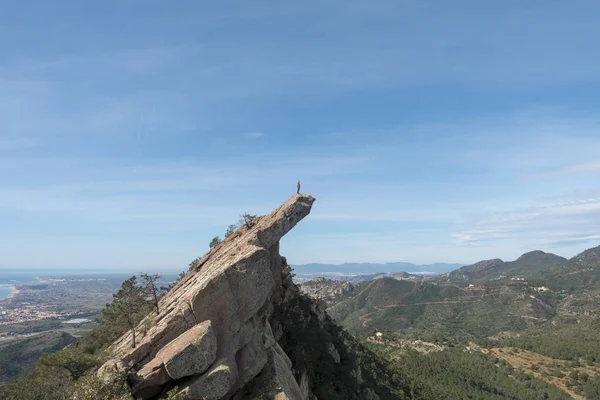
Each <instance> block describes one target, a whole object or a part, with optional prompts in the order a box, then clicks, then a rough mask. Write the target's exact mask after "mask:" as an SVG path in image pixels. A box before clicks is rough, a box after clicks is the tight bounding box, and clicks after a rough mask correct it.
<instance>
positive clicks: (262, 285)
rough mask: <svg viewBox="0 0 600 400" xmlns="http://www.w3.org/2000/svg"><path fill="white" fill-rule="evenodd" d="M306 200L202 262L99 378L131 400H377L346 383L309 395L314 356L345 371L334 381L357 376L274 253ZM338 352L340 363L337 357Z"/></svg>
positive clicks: (260, 221) (123, 341)
mask: <svg viewBox="0 0 600 400" xmlns="http://www.w3.org/2000/svg"><path fill="white" fill-rule="evenodd" d="M314 200H315V199H314V198H313V197H311V196H308V195H295V196H293V197H291V198H290V199H289V200H287V201H286V202H285V203H283V204H282V205H281V206H280V207H279V208H277V209H276V210H274V211H273V212H272V213H271V214H270V215H267V216H263V217H259V218H257V220H255V221H254V223H253V226H242V227H241V228H239V229H238V230H237V231H236V232H235V233H233V234H232V235H230V236H229V237H227V238H226V239H225V240H223V242H221V243H220V244H219V245H217V246H216V247H215V248H213V249H212V250H211V251H210V252H208V253H207V254H206V255H204V257H202V259H201V260H200V261H199V262H198V263H196V265H195V267H194V269H193V270H192V271H190V273H188V275H187V276H185V277H184V278H183V279H182V280H181V281H180V282H178V283H177V285H176V286H175V287H174V288H173V289H172V290H171V291H170V292H169V293H168V294H167V295H165V296H164V297H163V298H162V299H161V300H160V304H159V306H160V313H159V314H158V315H156V314H155V313H153V314H151V315H149V316H148V317H147V318H146V319H145V320H144V321H142V323H140V325H139V326H138V327H137V329H136V332H137V336H138V338H140V340H139V343H138V345H137V346H136V347H135V348H131V337H130V333H128V334H125V335H124V336H123V337H121V338H120V339H119V340H118V341H116V342H115V343H114V344H113V345H112V346H111V347H110V349H109V352H110V354H112V359H111V360H110V361H108V362H106V363H105V364H104V365H103V366H102V367H101V369H100V371H99V375H100V376H105V377H106V376H107V374H106V373H107V371H111V370H114V371H118V372H124V373H126V374H127V376H128V382H129V384H130V388H131V392H132V394H133V396H134V397H135V398H136V399H158V398H161V397H165V396H166V393H167V392H168V391H171V393H173V390H174V389H175V392H177V393H178V394H179V396H180V397H179V398H184V399H209V400H211V399H213V400H219V399H246V398H248V399H252V398H263V399H273V400H274V399H277V400H285V399H289V400H305V399H315V398H317V396H319V395H318V394H316V393H314V392H315V391H316V392H319V390H321V392H322V393H327V396H329V397H323V396H324V395H321V396H319V397H318V398H332V399H333V398H340V399H342V398H349V399H351V398H356V399H358V398H364V396H363V395H361V393H364V394H365V395H366V394H367V393H368V395H369V396H371V398H376V394H375V391H374V390H373V389H371V388H366V387H363V386H365V385H364V383H363V382H361V381H358V380H356V379H354V378H352V379H354V380H353V381H351V382H350V383H347V384H346V386H348V387H349V388H350V389H346V388H339V387H337V386H338V385H339V384H338V383H336V382H324V379H323V378H321V380H323V382H319V383H318V384H319V385H320V386H323V387H321V388H318V389H315V385H316V384H317V383H316V382H315V379H314V376H315V375H314V371H312V369H314V363H315V362H321V360H322V359H323V357H327V360H326V362H332V363H336V362H337V363H338V364H340V363H345V365H344V367H343V368H340V370H339V371H338V372H339V374H341V375H340V376H342V375H343V376H344V377H353V376H354V375H357V376H360V370H358V371H357V365H356V360H355V358H353V357H352V356H351V355H348V354H347V353H348V351H349V350H348V349H347V348H345V347H344V346H345V345H344V344H343V340H342V339H340V338H341V337H342V336H343V333H341V332H340V331H338V330H337V329H339V328H326V326H329V325H331V327H333V326H334V324H333V323H332V322H331V320H330V319H329V317H327V316H326V314H325V311H324V308H325V307H324V305H323V304H320V303H315V302H313V301H312V300H308V299H302V298H300V293H299V291H298V289H297V287H296V286H295V285H294V284H293V283H292V281H291V273H290V268H289V266H288V265H287V261H286V260H285V258H284V257H282V256H280V254H279V240H280V239H281V237H282V236H283V235H285V234H286V233H287V232H288V231H289V230H290V229H292V228H293V227H294V226H295V225H296V224H297V223H298V222H299V221H300V220H301V219H303V218H304V217H305V216H307V215H308V214H309V212H310V210H311V207H312V204H313V202H314ZM328 324H329V325H328ZM300 325H303V326H305V327H306V334H307V335H310V334H311V332H312V334H314V335H321V334H324V335H327V337H328V340H329V343H326V344H325V347H323V349H325V351H323V352H321V351H320V350H315V349H312V350H311V349H308V350H307V349H306V348H300V347H299V346H303V344H299V343H300V342H302V339H303V338H304V337H302V336H301V337H300V338H297V337H296V336H295V335H296V334H297V333H298V332H297V331H296V329H303V328H302V327H301V326H300ZM327 329H329V330H330V331H331V330H335V332H326V330H327ZM309 330H310V332H309ZM308 339H309V340H311V341H312V340H313V338H308ZM314 339H318V338H314ZM336 340H337V343H338V344H337V346H338V347H340V349H337V348H336V345H335V343H336ZM280 343H282V344H283V346H285V347H287V348H288V352H289V353H290V354H291V357H292V358H294V360H295V362H293V361H292V360H291V359H290V356H288V354H286V351H284V349H283V348H282V345H280ZM319 345H320V344H319ZM307 346H312V344H310V343H309V344H308V345H307ZM340 351H341V352H342V353H343V354H346V356H345V357H346V359H347V360H345V361H344V360H342V359H340ZM302 353H306V354H304V355H303V354H302ZM321 353H323V354H321ZM311 363H313V364H311ZM338 372H336V373H338ZM311 376H312V377H313V379H312V382H311ZM324 376H325V375H324ZM332 376H333V375H332ZM336 379H337V380H340V381H341V380H343V379H345V378H343V377H342V378H336ZM336 379H334V378H332V379H331V380H332V381H335V380H336ZM348 379H351V378H348ZM311 385H312V386H311ZM325 386H327V387H325ZM348 390H351V391H352V393H349V392H348V393H346V392H345V391H348ZM361 391H362V392H361ZM332 396H333V397H332ZM373 396H375V397H373Z"/></svg>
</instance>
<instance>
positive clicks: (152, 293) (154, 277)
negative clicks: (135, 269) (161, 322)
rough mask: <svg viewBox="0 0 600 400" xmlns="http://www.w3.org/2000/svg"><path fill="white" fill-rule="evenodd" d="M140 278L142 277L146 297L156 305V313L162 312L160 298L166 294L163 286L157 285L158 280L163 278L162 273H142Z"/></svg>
mask: <svg viewBox="0 0 600 400" xmlns="http://www.w3.org/2000/svg"><path fill="white" fill-rule="evenodd" d="M140 278H142V282H143V286H142V289H143V293H144V295H145V296H146V298H149V299H150V300H149V301H150V303H152V305H153V306H154V311H155V312H156V314H158V313H159V312H160V310H159V308H158V300H159V299H160V298H161V296H162V295H163V294H164V292H165V290H164V289H163V288H162V287H160V288H159V287H158V286H157V281H158V280H159V279H160V278H161V275H160V274H145V273H142V274H140Z"/></svg>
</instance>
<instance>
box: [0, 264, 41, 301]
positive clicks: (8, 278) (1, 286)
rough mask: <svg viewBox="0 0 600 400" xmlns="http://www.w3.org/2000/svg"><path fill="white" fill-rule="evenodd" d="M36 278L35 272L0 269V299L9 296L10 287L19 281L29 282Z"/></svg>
mask: <svg viewBox="0 0 600 400" xmlns="http://www.w3.org/2000/svg"><path fill="white" fill-rule="evenodd" d="M35 279H36V273H34V272H31V273H30V272H29V271H25V272H23V271H20V272H14V271H7V270H2V269H0V300H1V299H5V298H7V297H8V296H10V287H11V286H12V285H18V284H19V283H30V282H34V281H35Z"/></svg>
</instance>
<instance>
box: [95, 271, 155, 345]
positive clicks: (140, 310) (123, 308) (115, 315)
mask: <svg viewBox="0 0 600 400" xmlns="http://www.w3.org/2000/svg"><path fill="white" fill-rule="evenodd" d="M144 289H145V288H144V287H141V286H138V284H137V278H136V277H135V276H132V277H131V278H129V279H127V280H126V281H125V282H123V285H122V286H121V289H119V291H118V292H117V293H115V294H114V295H113V301H112V303H110V304H107V305H106V308H105V309H104V310H102V318H104V319H105V320H107V321H110V322H109V323H110V324H112V325H118V326H122V325H126V326H127V327H128V328H129V330H130V332H131V347H135V346H136V337H135V327H136V326H137V324H138V323H139V322H140V321H141V320H142V318H143V316H145V315H146V314H148V302H147V300H146V296H145V290H144Z"/></svg>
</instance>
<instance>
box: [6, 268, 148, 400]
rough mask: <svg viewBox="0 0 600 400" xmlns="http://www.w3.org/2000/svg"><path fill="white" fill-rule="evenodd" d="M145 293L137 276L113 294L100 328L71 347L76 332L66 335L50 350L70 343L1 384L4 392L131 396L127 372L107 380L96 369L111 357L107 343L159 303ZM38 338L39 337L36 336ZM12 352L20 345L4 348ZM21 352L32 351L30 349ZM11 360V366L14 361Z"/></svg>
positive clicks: (22, 398) (52, 398)
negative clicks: (126, 376) (125, 380)
mask: <svg viewBox="0 0 600 400" xmlns="http://www.w3.org/2000/svg"><path fill="white" fill-rule="evenodd" d="M144 293H145V292H144V287H142V286H138V284H137V279H136V277H135V276H133V277H131V278H129V279H127V280H126V281H125V282H123V284H122V286H121V288H120V289H119V291H118V292H117V293H115V294H114V295H113V301H112V302H111V303H109V304H107V305H106V307H105V308H104V310H102V314H101V316H100V318H99V319H98V321H97V322H98V325H97V326H96V327H95V328H94V329H92V330H91V331H90V332H89V333H88V334H87V335H86V336H83V337H82V338H80V339H79V340H78V341H77V342H75V343H72V344H71V345H70V346H68V347H66V348H64V347H65V346H66V345H67V344H69V343H71V342H72V338H71V340H67V339H64V338H63V337H62V336H61V338H63V341H62V342H61V341H59V342H58V343H57V344H56V345H55V346H54V347H52V348H51V349H49V350H50V351H56V350H58V349H60V348H64V349H63V350H60V351H57V352H56V353H54V354H43V355H42V356H41V357H40V358H39V359H38V360H37V362H35V368H33V370H31V371H29V372H27V373H25V374H22V375H21V376H19V377H18V378H16V379H14V380H12V381H10V382H8V383H7V384H5V385H3V386H1V387H0V398H1V399H3V400H63V399H71V398H72V396H73V394H74V393H76V394H77V396H78V397H76V398H77V399H100V400H102V399H106V400H109V399H111V400H112V399H117V400H118V399H121V398H122V399H125V398H127V399H129V398H130V397H125V395H124V394H125V392H124V391H123V390H124V388H126V385H125V383H124V381H123V377H118V376H115V379H112V380H108V381H107V382H104V381H100V380H99V379H98V378H96V376H95V374H94V371H95V370H96V369H97V368H98V367H99V366H100V365H102V363H103V362H104V361H106V360H105V358H106V354H105V350H106V348H107V347H108V346H109V345H110V344H112V343H113V342H114V341H115V340H116V339H118V338H119V337H120V336H122V335H123V334H124V333H125V332H127V331H128V330H131V329H132V327H135V326H137V324H139V323H140V322H141V320H142V319H143V318H144V317H145V316H146V315H147V314H148V313H149V312H150V311H151V310H152V309H153V307H154V306H153V304H152V302H151V301H148V299H147V297H146V295H145V294H144ZM34 339H37V338H32V339H31V340H34ZM132 344H133V343H132ZM17 345H19V346H21V347H24V346H32V343H31V342H29V343H28V342H27V341H23V342H19V343H17V344H15V345H13V346H17ZM38 347H39V346H38ZM12 353H16V349H15V351H14V352H10V353H6V354H5V353H4V352H2V356H6V357H11V354H12ZM14 357H15V355H13V358H14ZM21 357H27V354H24V355H23V356H21ZM33 358H34V357H33V356H32V357H31V362H33V361H34V360H33ZM17 361H20V360H17ZM3 365H4V364H3ZM7 365H8V367H11V365H12V364H10V363H8V364H7ZM24 368H25V365H24ZM124 385H125V386H124ZM23 388H27V390H23ZM127 394H128V392H127ZM119 396H122V397H119Z"/></svg>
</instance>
